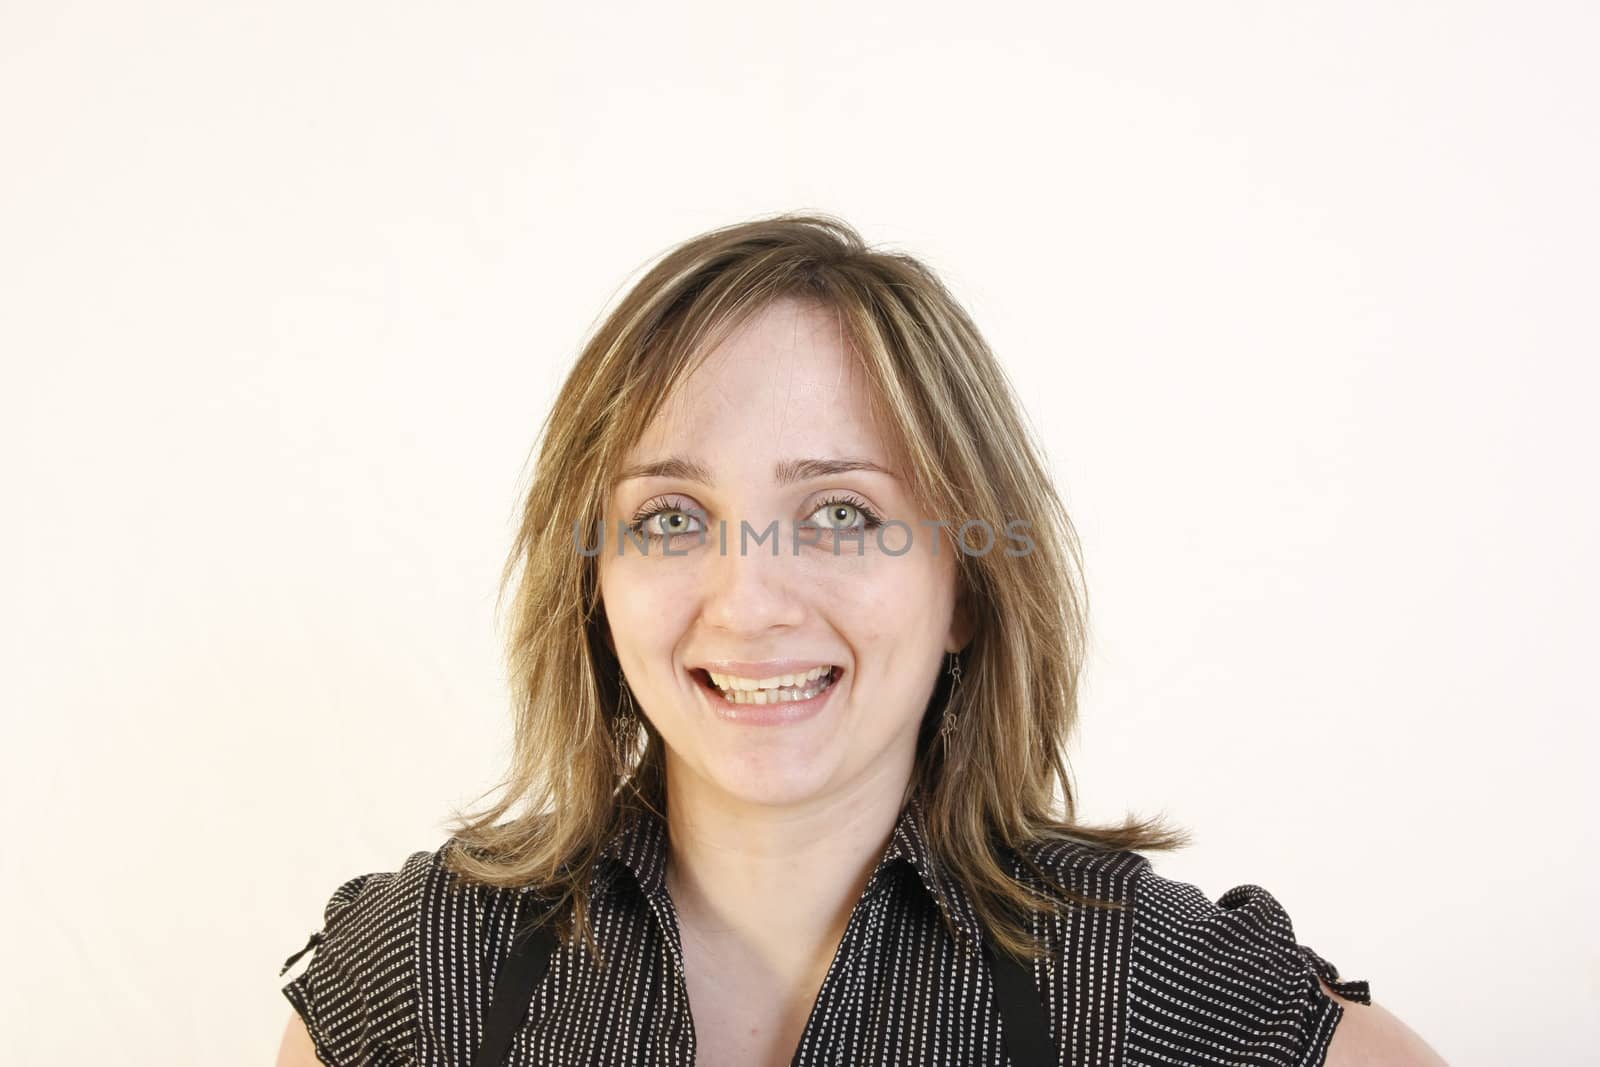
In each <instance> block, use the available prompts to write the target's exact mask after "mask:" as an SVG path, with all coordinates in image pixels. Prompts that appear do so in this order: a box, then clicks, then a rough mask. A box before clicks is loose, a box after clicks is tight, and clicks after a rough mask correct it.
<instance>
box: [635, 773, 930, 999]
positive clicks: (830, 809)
mask: <svg viewBox="0 0 1600 1067" xmlns="http://www.w3.org/2000/svg"><path fill="white" fill-rule="evenodd" d="M674 770H676V771H677V772H678V773H673V771H674ZM909 780H910V769H909V767H906V768H892V769H891V768H887V767H886V768H885V769H884V770H883V771H882V772H880V773H877V774H874V775H869V776H867V777H865V778H863V779H862V780H860V781H859V782H857V783H855V784H854V785H852V786H851V787H849V788H847V789H843V790H839V791H836V792H834V793H830V794H829V795H827V796H825V797H817V798H813V799H809V800H807V801H806V802H804V803H801V804H795V805H785V806H774V805H770V804H755V803H750V802H748V801H744V800H742V799H740V798H737V797H733V796H731V795H729V794H728V793H726V792H725V791H722V790H719V789H716V788H715V787H714V786H713V785H712V784H711V783H707V782H705V781H704V780H702V779H697V778H695V777H694V776H693V775H692V773H691V772H686V771H685V769H684V768H682V767H681V766H680V767H678V768H672V767H670V766H669V769H668V774H667V812H666V814H667V826H668V830H669V835H670V838H671V852H670V856H669V859H668V861H667V872H666V873H667V890H668V892H669V893H670V894H671V896H672V901H673V905H674V908H675V909H676V911H677V912H678V917H679V920H680V930H681V932H682V934H683V936H684V938H685V939H686V940H688V939H692V940H693V941H694V943H695V944H694V948H695V949H696V951H697V952H699V953H700V954H701V955H704V956H710V957H713V958H717V959H721V960H725V961H726V962H727V964H728V966H729V968H730V970H738V969H740V968H741V967H742V968H746V969H747V968H748V967H750V966H759V967H761V968H762V969H763V970H765V971H767V972H769V973H771V974H772V975H773V976H774V977H775V978H777V979H779V980H785V981H788V980H792V981H796V982H799V983H800V984H802V985H805V984H806V983H808V982H813V981H816V980H820V973H819V972H821V973H825V972H826V970H827V967H828V965H829V963H830V962H831V960H832V958H833V955H834V952H835V950H836V948H837V946H838V943H839V941H840V940H841V938H842V937H843V936H844V931H845V927H846V925H847V924H848V922H849V919H850V915H851V912H852V911H853V910H854V908H855V905H856V902H857V901H858V900H859V898H860V896H861V893H862V891H863V890H864V889H865V888H866V884H867V880H868V879H869V878H870V877H871V875H872V871H873V869H874V868H875V867H876V866H877V863H878V860H879V859H880V858H881V857H882V855H883V852H884V850H885V849H886V848H887V847H888V844H889V839H890V836H891V835H892V834H893V832H894V826H895V822H896V820H897V819H898V817H899V814H900V810H901V803H902V800H903V795H904V790H905V787H906V784H907V782H908V781H909Z"/></svg>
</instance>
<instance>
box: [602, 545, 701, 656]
mask: <svg viewBox="0 0 1600 1067" xmlns="http://www.w3.org/2000/svg"><path fill="white" fill-rule="evenodd" d="M690 584H692V583H689V582H688V581H687V579H685V578H684V577H683V576H682V575H675V574H672V573H670V572H669V571H667V570H666V569H665V568H660V567H657V568H651V567H649V566H640V567H634V566H629V565H627V563H625V562H624V563H619V564H618V565H615V566H610V567H602V568H601V570H600V597H601V600H602V601H603V602H604V604H605V612H606V620H607V622H608V623H609V624H610V627H611V638H612V640H613V641H615V642H616V645H617V649H618V652H619V653H621V654H622V656H623V658H624V661H625V662H626V661H627V660H629V659H633V660H634V661H635V664H634V665H636V666H637V665H639V664H638V663H637V659H638V658H639V657H641V656H646V655H654V654H657V653H658V652H659V651H660V650H661V649H670V648H672V646H673V645H674V644H675V643H676V642H677V641H678V639H679V638H680V637H681V636H682V634H683V632H684V630H685V628H686V627H687V626H688V624H689V615H690V612H691V611H692V608H693V604H694V600H693V598H692V596H690V595H688V594H689V585H690Z"/></svg>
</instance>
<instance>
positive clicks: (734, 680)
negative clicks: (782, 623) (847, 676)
mask: <svg viewBox="0 0 1600 1067" xmlns="http://www.w3.org/2000/svg"><path fill="white" fill-rule="evenodd" d="M832 670H833V668H832V667H829V666H823V667H813V668H811V669H810V670H809V671H802V672H800V673H799V674H777V675H773V676H772V677H771V678H741V677H739V676H738V675H736V674H718V673H716V672H715V671H707V672H706V673H707V674H709V675H711V680H712V681H713V682H715V683H716V685H717V688H718V689H738V690H755V689H779V688H782V687H784V686H790V685H804V684H805V683H807V682H809V681H812V680H813V679H816V678H821V677H822V676H823V675H825V674H828V673H829V672H831V671H832Z"/></svg>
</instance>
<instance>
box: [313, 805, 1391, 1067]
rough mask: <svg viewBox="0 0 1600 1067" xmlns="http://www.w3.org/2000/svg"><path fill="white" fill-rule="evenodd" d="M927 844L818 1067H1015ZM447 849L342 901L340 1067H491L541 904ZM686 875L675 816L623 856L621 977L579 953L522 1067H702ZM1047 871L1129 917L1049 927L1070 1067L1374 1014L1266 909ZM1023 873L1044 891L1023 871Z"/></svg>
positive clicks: (1038, 928) (533, 1023)
mask: <svg viewBox="0 0 1600 1067" xmlns="http://www.w3.org/2000/svg"><path fill="white" fill-rule="evenodd" d="M923 825H924V823H923V812H922V808H921V806H920V804H919V803H918V802H916V801H913V802H911V803H909V804H908V805H907V806H906V808H905V810H904V811H903V812H902V814H901V816H900V818H899V820H898V822H897V823H896V825H895V829H894V833H893V835H892V836H891V838H890V841H889V844H888V846H887V848H886V849H885V851H884V853H883V855H882V857H881V858H880V859H879V861H878V863H877V865H876V867H875V868H874V870H873V873H872V875H871V877H870V879H869V880H868V883H867V885H866V888H865V889H864V890H863V891H862V894H861V896H860V898H859V899H858V901H857V902H856V905H855V908H854V911H853V912H852V914H851V917H850V920H849V924H848V926H847V928H846V930H845V934H844V938H843V940H842V941H841V943H840V945H839V947H838V950H837V951H836V953H835V955H834V958H833V961H832V964H831V966H830V967H829V970H828V973H827V975H826V977H825V978H824V979H823V983H822V986H821V989H820V991H819V992H818V995H817V998H816V1004H815V1006H814V1008H813V1009H812V1012H811V1016H810V1019H809V1021H808V1022H807V1025H806V1028H805V1031H804V1033H803V1034H802V1036H801V1038H800V1042H799V1045H798V1047H797V1048H796V1050H795V1054H794V1060H793V1062H794V1064H795V1065H797V1067H822V1065H847V1067H857V1065H866V1064H884V1065H897V1067H898V1065H902V1064H904V1065H912V1064H916V1065H921V1064H961V1065H984V1067H1007V1064H1008V1062H1009V1061H1008V1059H1007V1057H1006V1054H1005V1049H1004V1045H1003V1044H1002V1041H1001V1022H1000V1015H999V1012H998V1010H997V1007H996V1003H995V996H994V990H993V988H992V985H991V981H990V977H989V971H988V968H987V967H986V966H985V964H984V960H983V957H982V955H981V953H982V945H981V933H982V931H981V928H980V927H979V924H978V919H977V915H976V913H975V911H974V910H973V908H972V905H971V903H970V902H969V900H968V899H967V897H966V895H965V894H964V893H963V892H962V890H961V887H960V885H959V883H957V882H956V881H955V880H954V879H953V878H950V877H948V876H947V875H946V874H945V873H944V872H943V871H941V870H940V869H939V868H938V866H937V865H936V864H935V863H934V861H933V856H932V853H931V851H930V850H929V849H928V847H927V843H926V838H925V836H924V834H923V831H922V827H923ZM448 845H449V842H445V844H444V845H441V846H440V847H439V848H438V849H435V850H434V851H432V852H415V853H413V854H411V856H410V857H409V858H408V859H407V860H406V861H405V862H404V863H403V864H402V865H401V866H400V868H399V869H398V870H396V871H393V872H383V873H374V874H364V875H360V876H358V877H355V878H352V879H350V880H349V881H347V882H345V883H344V884H343V885H341V886H340V887H339V888H338V889H337V890H335V892H334V893H333V896H332V898H331V899H330V900H329V901H328V903H327V906H326V908H325V910H324V916H323V918H324V921H323V926H322V929H321V930H320V931H318V932H317V933H314V934H313V935H312V943H311V944H309V945H308V946H307V949H314V951H315V955H314V956H313V957H312V960H311V963H310V964H309V965H308V966H307V967H306V969H305V971H304V972H302V974H301V975H300V976H299V977H298V978H295V979H293V980H292V981H290V982H289V983H288V984H287V985H286V986H284V987H283V993H284V995H285V997H287V998H288V1000H289V1002H290V1003H291V1004H292V1005H293V1006H294V1009H295V1010H296V1011H297V1012H299V1013H300V1015H301V1017H302V1018H303V1019H304V1020H305V1023H306V1027H307V1029H308V1030H309V1031H310V1033H311V1035H312V1039H313V1041H314V1042H315V1044H316V1047H317V1052H318V1055H319V1057H320V1058H321V1059H322V1060H323V1062H324V1063H326V1064H328V1065H329V1067H356V1065H369V1064H370V1065H383V1067H388V1065H402V1064H409V1065H418V1067H421V1065H430V1067H431V1065H441V1067H443V1065H451V1067H453V1065H458V1064H459V1065H467V1064H470V1063H471V1061H472V1055H473V1051H474V1050H475V1049H476V1047H477V1045H478V1044H479V1042H480V1041H481V1040H482V1037H483V1024H484V1016H485V1013H486V1012H487V1010H488V1006H489V1001H490V998H491V995H492V993H493V989H494V980H495V977H496V974H497V973H498V969H499V967H500V966H501V964H502V963H503V961H504V960H505V959H506V957H507V955H508V954H509V951H510V945H511V941H510V937H511V934H512V929H511V926H512V921H513V919H514V916H515V914H516V904H517V900H518V896H519V894H521V893H523V892H526V890H508V889H492V888H489V887H484V886H478V885H468V884H465V883H462V882H460V881H459V880H458V879H456V878H454V877H453V876H451V875H449V873H448V872H447V871H445V869H444V867H443V865H442V858H443V856H444V854H445V851H446V848H447V846H448ZM667 855H668V840H667V832H666V828H665V826H664V825H663V824H662V822H661V820H660V819H659V818H657V817H653V816H642V817H640V818H638V819H636V820H634V821H633V822H632V823H630V824H629V825H628V826H627V828H626V829H624V830H623V831H622V832H621V833H619V834H618V835H617V837H616V838H615V839H613V840H612V841H611V842H609V843H608V845H607V847H606V850H605V854H604V858H603V860H602V862H601V864H600V865H599V867H598V868H597V871H596V876H595V883H594V885H593V897H592V901H593V904H592V907H593V910H592V912H591V921H592V923H593V927H594V933H595V941H596V943H597V945H598V946H599V949H600V952H601V956H602V959H603V960H604V963H605V966H604V969H603V970H602V969H601V967H599V966H597V964H596V962H595V961H594V960H593V959H591V958H590V956H589V955H588V953H587V952H586V950H585V949H584V947H583V946H582V945H573V946H567V945H562V946H559V947H558V948H557V950H556V952H555V954H554V956H553V958H552V959H551V962H550V968H549V971H548V972H547V973H546V974H545V976H544V977H543V979H541V981H540V982H539V984H538V985H537V986H536V987H535V989H534V993H533V1000H532V1003H531V1004H530V1005H529V1010H528V1014H527V1018H526V1019H525V1020H524V1022H523V1024H522V1027H521V1029H520V1030H519V1031H518V1032H517V1035H516V1038H515V1040H514V1041H513V1042H512V1046H511V1050H510V1053H509V1054H508V1057H507V1059H506V1063H507V1064H509V1065H511V1067H558V1065H559V1067H578V1065H583V1067H593V1065H596V1064H606V1065H610V1064H639V1065H650V1067H655V1065H661V1067H694V1062H695V1042H694V1025H693V1020H692V1018H691V1016H690V1011H689V1002H688V994H687V990H686V987H685V984H684V980H683V962H682V961H683V957H682V949H681V942H680V940H679V932H678V925H677V917H676V911H675V910H674V907H673V903H672V898H671V896H670V895H669V894H668V893H667V890H666V862H667ZM1029 858H1031V859H1032V860H1033V862H1034V863H1037V864H1038V865H1039V866H1041V867H1043V868H1044V869H1046V870H1048V871H1050V872H1051V873H1052V874H1054V875H1055V876H1056V877H1057V878H1058V879H1059V880H1060V881H1061V882H1062V884H1064V885H1065V886H1067V887H1068V888H1070V889H1074V890H1076V891H1078V892H1080V893H1085V894H1090V895H1093V896H1095V897H1098V898H1100V899H1107V900H1114V901H1118V902H1121V903H1122V904H1123V905H1124V906H1123V907H1121V908H1095V907H1088V906H1082V907H1074V908H1073V909H1071V910H1070V911H1069V912H1068V913H1066V914H1065V915H1049V914H1045V913H1035V915H1034V918H1033V932H1034V935H1035V936H1036V937H1037V938H1039V939H1040V940H1041V942H1042V943H1043V944H1044V945H1045V946H1046V948H1047V949H1048V958H1047V959H1046V960H1043V961H1040V962H1039V963H1038V964H1037V965H1036V966H1035V968H1034V980H1035V983H1036V985H1037V987H1038V990H1039V994H1040V997H1041V999H1042V1000H1043V1002H1044V1005H1045V1007H1046V1012H1047V1015H1048V1017H1049V1021H1050V1027H1051V1037H1052V1039H1053V1042H1054V1046H1055V1048H1056V1050H1057V1055H1058V1060H1057V1062H1059V1063H1060V1064H1062V1065H1063V1067H1066V1065H1069V1064H1070V1065H1074V1067H1076V1065H1080V1064H1096V1065H1127V1067H1132V1065H1148V1064H1230V1065H1232V1064H1238V1065H1251V1067H1256V1065H1259V1067H1278V1065H1284V1067H1288V1065H1296V1067H1298V1065H1306V1067H1315V1065H1320V1064H1322V1063H1323V1062H1324V1059H1325V1057H1326V1054H1327V1046H1328V1041H1329V1039H1330V1038H1331V1036H1332V1034H1333V1030H1334V1027H1335V1026H1336V1025H1337V1023H1338V1021H1339V1019H1340V1018H1341V1016H1342V1014H1343V1012H1344V1010H1346V1009H1345V1008H1344V1007H1343V1006H1342V1005H1341V1004H1340V1003H1339V1002H1338V1001H1337V1000H1336V999H1334V998H1331V997H1329V996H1328V995H1327V994H1326V993H1325V992H1324V991H1323V990H1322V988H1321V986H1320V985H1319V984H1318V982H1317V979H1318V977H1321V978H1323V979H1324V980H1325V981H1327V982H1328V984H1329V985H1330V987H1332V988H1333V989H1335V990H1336V991H1337V992H1338V993H1339V995H1340V997H1342V998H1345V999H1348V1000H1352V1001H1357V1002H1360V1003H1370V1002H1371V999H1370V996H1369V993H1368V988H1367V984H1366V983H1365V982H1361V981H1347V980H1342V979H1341V978H1340V976H1339V973H1338V971H1337V970H1336V969H1335V968H1334V967H1333V965H1332V964H1330V963H1328V962H1327V961H1326V960H1325V959H1323V958H1322V957H1321V956H1319V955H1318V954H1317V953H1315V952H1314V951H1312V950H1311V949H1310V948H1309V947H1306V946H1303V945H1300V944H1298V942H1297V939H1296V936H1295V933H1294V929H1293V927H1292V925H1291V924H1290V921H1289V917H1288V915H1287V914H1286V913H1285V911H1284V909H1283V908H1282V907H1281V906H1280V905H1279V903H1278V902H1277V900H1276V899H1274V898H1273V897H1272V895H1271V894H1269V893H1268V892H1267V891H1266V890H1264V889H1262V888H1260V887H1258V886H1254V885H1241V886H1236V887H1234V888H1232V889H1230V890H1228V891H1227V892H1226V893H1224V894H1223V895H1222V897H1221V898H1219V899H1218V900H1217V901H1216V902H1215V903H1213V902H1212V901H1210V900H1209V899H1208V898H1207V897H1206V896H1205V894H1203V893H1202V892H1201V891H1200V890H1199V889H1198V888H1196V887H1194V886H1192V885H1188V884H1185V883H1182V882H1175V881H1171V880H1168V879H1165V878H1162V877H1160V876H1159V875H1157V874H1155V873H1154V871H1153V870H1152V869H1151V867H1150V864H1149V863H1148V862H1147V861H1146V860H1145V859H1144V858H1143V857H1141V856H1138V855H1135V854H1133V853H1130V852H1111V851H1105V850H1100V849H1094V848H1090V847H1088V846H1082V845H1070V844H1059V843H1052V844H1048V845H1046V844H1041V845H1038V846H1037V847H1035V848H1033V849H1031V851H1030V856H1029ZM1013 873H1014V875H1015V876H1016V877H1018V878H1019V879H1022V880H1024V881H1028V882H1030V883H1033V884H1036V883H1035V882H1034V879H1035V878H1036V876H1035V875H1033V874H1032V872H1031V871H1029V870H1028V869H1027V868H1026V866H1025V865H1024V864H1023V863H1022V862H1021V861H1020V859H1019V860H1016V861H1015V862H1014V865H1013ZM304 951H306V950H302V953H303V952H304ZM297 955H298V954H297ZM294 962H295V958H293V957H292V958H291V959H290V961H289V964H286V965H285V969H287V967H288V966H289V965H290V964H293V963H294ZM1358 1010H1359V1009H1358Z"/></svg>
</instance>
